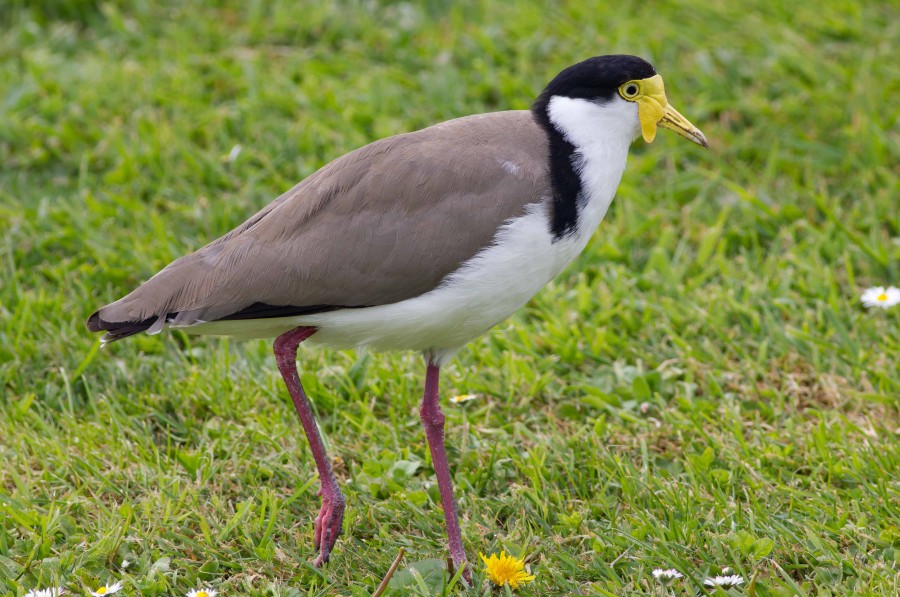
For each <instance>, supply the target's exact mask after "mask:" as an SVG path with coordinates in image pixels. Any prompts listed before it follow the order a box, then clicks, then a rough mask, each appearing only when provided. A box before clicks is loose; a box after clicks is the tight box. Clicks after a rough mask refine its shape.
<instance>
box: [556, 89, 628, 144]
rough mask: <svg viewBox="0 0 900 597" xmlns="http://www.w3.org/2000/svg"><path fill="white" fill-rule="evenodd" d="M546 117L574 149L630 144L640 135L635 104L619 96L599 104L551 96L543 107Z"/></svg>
mask: <svg viewBox="0 0 900 597" xmlns="http://www.w3.org/2000/svg"><path fill="white" fill-rule="evenodd" d="M547 116H548V117H549V118H550V122H551V123H552V124H553V126H554V127H556V129H557V130H558V131H559V132H560V133H562V135H563V136H564V137H565V138H566V140H567V141H568V142H569V143H571V144H572V145H574V146H575V147H576V148H582V147H589V146H593V145H597V144H614V145H617V144H619V143H622V142H623V141H625V142H626V144H628V145H630V144H631V142H632V141H634V140H635V139H636V138H637V137H638V135H640V134H641V121H640V119H639V118H638V106H637V104H636V103H634V102H629V101H626V100H624V99H622V98H620V97H619V96H615V97H614V98H613V99H612V100H611V101H609V102H606V103H603V104H601V103H597V102H592V101H589V100H586V99H580V98H571V97H564V96H560V95H554V96H553V97H552V98H550V102H549V103H548V105H547Z"/></svg>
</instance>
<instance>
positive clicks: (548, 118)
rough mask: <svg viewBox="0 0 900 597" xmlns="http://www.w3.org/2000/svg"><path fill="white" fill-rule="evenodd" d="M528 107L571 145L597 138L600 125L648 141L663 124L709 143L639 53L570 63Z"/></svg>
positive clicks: (608, 132)
mask: <svg viewBox="0 0 900 597" xmlns="http://www.w3.org/2000/svg"><path fill="white" fill-rule="evenodd" d="M532 110H533V111H534V113H535V115H536V116H537V117H538V119H539V120H541V121H543V122H544V123H545V125H550V126H553V127H554V128H556V129H557V130H558V131H559V132H560V133H562V134H563V136H565V137H566V138H567V139H568V140H569V141H570V142H572V143H573V144H574V145H581V144H583V143H586V142H589V141H590V140H591V138H592V136H593V137H594V138H596V133H597V129H598V128H599V129H601V130H602V131H603V133H604V134H605V135H606V136H609V135H613V136H616V135H619V136H623V137H629V138H628V142H629V143H630V142H631V141H633V140H634V139H636V138H637V137H638V135H643V137H644V140H645V141H646V142H648V143H651V142H652V141H653V139H655V138H656V129H657V127H663V128H667V129H670V130H672V131H675V133H677V134H679V135H681V136H682V137H684V138H685V139H688V140H689V141H693V142H694V143H696V144H698V145H702V146H703V147H709V145H708V143H707V141H706V137H705V136H704V135H703V133H701V132H700V130H699V129H698V128H697V127H695V126H694V125H692V124H691V123H690V122H689V121H688V119H687V118H685V117H684V116H682V115H681V114H679V113H678V110H676V109H675V108H674V107H672V104H670V103H669V100H668V98H666V90H665V87H664V86H663V80H662V77H661V76H660V75H658V74H657V73H656V70H654V68H653V66H651V65H650V63H649V62H647V61H646V60H644V59H642V58H638V57H637V56H627V55H614V56H596V57H594V58H589V59H587V60H585V61H584V62H579V63H578V64H575V65H573V66H570V67H569V68H567V69H565V70H564V71H562V72H561V73H559V74H558V75H557V76H556V78H554V79H553V80H552V81H551V82H550V84H549V85H547V87H546V88H545V89H544V91H543V93H541V95H540V97H539V98H538V99H537V101H536V102H535V104H534V107H533V108H532ZM579 140H580V141H581V142H579Z"/></svg>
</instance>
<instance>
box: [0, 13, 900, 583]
mask: <svg viewBox="0 0 900 597" xmlns="http://www.w3.org/2000/svg"><path fill="white" fill-rule="evenodd" d="M212 4H215V5H217V7H216V8H211V7H209V6H208V5H212ZM307 4H308V5H304V6H300V5H299V4H298V3H296V2H291V1H289V0H281V1H279V2H264V1H262V0H249V1H243V2H239V1H237V0H220V1H217V2H208V3H201V2H175V1H169V2H156V1H151V0H131V1H130V2H102V3H101V2H99V1H98V2H94V1H92V0H56V1H54V0H39V1H36V2H35V1H29V0H7V1H6V2H4V3H3V6H2V7H0V233H2V236H0V262H2V266H0V268H2V269H0V413H2V414H0V595H3V596H21V595H24V594H25V593H26V592H27V591H28V590H31V589H34V588H36V587H46V586H51V585H54V584H63V585H65V586H67V587H68V588H69V590H70V592H71V593H74V594H85V589H86V588H95V587H97V586H98V585H99V584H100V583H105V582H107V581H108V582H113V581H114V580H118V579H121V580H123V581H124V583H125V591H124V592H123V594H128V595H183V594H185V593H186V592H187V591H188V590H189V589H191V588H198V587H200V586H203V585H208V586H211V587H213V588H215V589H218V590H219V591H220V597H222V596H226V595H251V596H262V595H274V596H295V595H353V596H357V595H359V596H361V595H370V594H371V593H372V592H373V591H374V588H375V587H376V586H377V584H378V583H379V582H380V580H381V578H382V577H383V576H384V574H385V572H386V570H387V568H388V567H389V565H390V563H391V561H392V560H393V558H394V557H395V555H396V554H397V552H398V550H399V549H400V548H401V547H402V548H405V549H406V552H407V555H406V558H405V560H404V564H403V566H401V569H406V570H405V571H402V572H400V573H398V575H397V576H396V577H395V581H394V582H395V590H394V593H393V594H396V595H430V594H441V593H442V591H443V592H444V593H446V594H454V595H458V594H463V593H464V591H462V590H460V589H459V588H458V587H456V588H451V589H446V588H445V589H441V583H442V577H441V575H440V574H435V573H434V571H435V570H436V566H437V565H438V564H440V562H441V561H442V559H443V558H444V557H445V543H444V541H445V538H444V537H445V536H444V530H443V517H442V514H441V511H440V508H439V505H438V504H439V500H438V496H437V487H436V485H435V483H434V481H433V471H432V469H431V464H430V459H429V456H428V449H427V447H426V444H425V438H424V433H423V432H422V430H421V428H420V424H419V418H418V413H417V403H418V400H419V397H420V395H421V386H422V383H423V378H424V367H423V364H422V362H421V359H420V358H419V357H418V356H416V355H412V354H406V355H403V354H400V355H363V354H354V353H352V352H329V351H322V350H312V349H301V351H300V367H301V370H302V371H303V381H304V383H305V385H306V388H307V390H308V393H309V394H310V396H311V398H312V399H313V401H314V403H315V408H316V409H317V411H318V413H319V421H320V426H321V428H322V431H323V433H324V435H325V437H326V442H327V443H328V444H329V446H330V449H331V453H332V456H333V457H334V459H335V464H336V469H337V474H338V476H339V478H340V479H341V481H342V484H343V487H344V490H345V493H346V495H347V497H348V509H347V517H346V521H345V535H344V537H343V538H342V539H341V540H339V541H338V544H337V549H336V551H335V553H334V556H333V558H332V562H331V563H330V564H329V565H328V566H327V567H326V568H325V569H324V570H323V571H321V572H319V571H316V570H315V569H313V568H312V567H311V566H310V565H309V564H308V562H309V560H310V559H311V558H312V557H313V555H314V554H313V551H312V525H311V521H312V518H313V517H314V516H315V514H316V513H317V512H318V499H317V498H316V496H315V492H316V489H317V479H316V476H315V469H314V467H313V465H312V460H311V456H310V454H309V451H308V448H307V446H306V441H305V438H304V436H303V433H302V430H301V428H300V425H299V423H298V421H297V420H296V416H295V414H294V412H293V408H292V407H291V405H290V401H289V398H288V396H287V391H286V389H285V388H284V387H283V384H282V382H281V379H280V377H279V375H278V372H277V369H276V368H275V364H274V359H273V358H272V356H271V343H270V342H263V341H259V342H246V343H239V342H228V341H225V340H219V339H203V338H200V339H198V338H191V337H187V336H184V335H181V334H175V335H163V336H162V337H160V336H154V337H150V336H146V335H141V336H136V337H134V338H131V339H129V340H127V341H123V342H120V343H117V344H114V345H111V346H108V347H107V348H105V349H103V350H100V349H99V342H98V339H97V338H96V337H94V336H92V335H90V334H89V333H88V332H87V331H86V329H85V327H84V321H85V319H86V318H87V316H88V315H89V314H90V313H91V312H92V311H93V310H94V309H95V308H96V307H98V306H100V305H103V304H106V303H107V302H110V301H111V300H114V299H116V298H118V297H120V296H122V295H123V294H125V293H126V292H127V291H129V290H131V289H132V288H133V287H134V286H136V285H137V284H139V283H140V282H142V281H143V280H146V279H147V278H148V277H149V276H151V275H152V274H153V273H154V272H156V271H157V270H158V269H159V268H161V267H162V266H164V265H166V264H167V263H168V262H169V261H170V260H172V259H174V258H175V257H178V256H180V255H181V254H183V253H185V252H188V251H190V250H192V249H195V248H197V247H199V246H201V245H203V244H205V243H206V242H207V241H209V240H211V239H213V238H215V237H217V236H219V235H220V234H223V233H225V232H226V231H228V230H229V229H230V228H231V227H232V226H235V225H237V224H238V223H240V222H242V221H243V220H244V219H245V218H246V217H247V216H249V215H250V214H251V213H252V212H254V211H255V210H256V209H258V208H259V207H261V206H263V205H265V204H266V203H267V202H269V201H270V200H272V199H273V198H275V197H276V196H277V195H278V194H280V192H281V191H283V190H285V189H287V188H288V187H290V186H291V185H293V184H294V183H295V182H296V181H298V180H300V179H301V178H303V177H304V176H307V175H308V174H310V173H312V172H313V171H314V170H316V169H317V168H318V167H320V166H321V165H323V164H325V163H327V162H328V161H330V160H331V159H333V158H335V157H337V156H340V155H341V154H343V153H345V152H347V151H349V150H351V149H354V148H356V147H358V146H360V145H363V144H365V143H367V142H369V141H372V140H375V139H378V138H381V137H384V136H387V135H391V134H394V133H399V132H403V131H409V130H413V129H417V128H421V127H423V126H426V125H428V124H431V123H435V122H438V121H441V120H445V119H449V118H453V117H456V116H461V115H466V114H471V113H477V112H484V111H492V110H503V109H510V108H526V107H528V106H529V105H530V103H531V101H532V100H533V99H534V97H535V96H536V95H537V93H538V92H539V91H540V90H541V89H542V88H543V86H544V84H546V82H547V81H549V80H550V78H552V76H554V75H555V74H556V73H557V72H558V71H559V70H561V69H562V68H564V67H565V66H568V65H569V64H572V63H574V62H576V61H578V60H581V59H583V58H586V57H589V56H592V55H595V54H603V53H618V52H627V53H633V54H639V55H641V56H644V57H646V58H648V59H649V60H651V61H652V62H653V63H654V64H655V66H656V67H657V69H658V70H659V71H660V73H661V74H662V75H663V77H664V78H665V81H666V85H667V91H668V95H669V98H670V100H671V101H672V103H673V104H674V105H675V106H676V107H677V108H678V109H679V110H680V111H681V112H682V113H683V114H684V115H685V116H687V117H688V118H689V119H691V121H692V122H694V124H696V125H698V126H699V127H700V128H701V129H703V131H704V132H705V133H706V135H707V136H708V137H709V139H710V141H711V150H710V151H703V150H702V149H700V148H698V147H696V146H693V145H691V144H689V143H687V142H685V141H684V140H683V139H680V138H678V137H676V136H675V135H673V134H671V133H668V132H665V131H662V132H661V133H660V134H659V136H658V138H657V141H656V142H655V143H654V144H653V145H646V144H644V143H643V142H642V141H638V142H637V143H636V144H635V146H634V148H633V151H632V155H631V159H630V161H629V166H628V170H627V171H626V174H625V177H624V179H623V181H622V184H621V186H620V188H619V193H618V196H617V198H616V201H615V202H614V204H613V207H612V209H611V210H610V213H609V215H608V216H607V218H606V221H604V222H603V223H602V224H601V226H600V229H599V231H598V232H597V235H596V238H594V240H593V241H592V243H591V244H590V245H589V248H588V249H587V250H586V251H585V253H584V254H583V255H582V256H581V258H580V259H578V261H577V262H576V263H575V264H574V265H573V266H572V267H571V268H570V269H569V270H567V271H566V272H565V273H564V274H563V275H561V276H560V277H559V278H558V279H557V280H556V281H555V282H554V283H552V284H551V285H550V286H549V287H548V288H547V289H546V290H544V291H543V292H542V293H541V294H540V295H538V296H537V297H536V298H535V299H534V300H533V301H532V302H531V303H529V305H528V306H527V307H526V308H525V309H523V310H522V311H521V312H519V313H518V314H517V315H516V316H515V317H513V318H512V319H511V320H510V321H508V322H505V323H504V324H502V325H500V326H498V327H497V328H496V329H495V330H494V331H493V332H492V333H491V334H489V335H487V336H485V337H483V338H481V339H479V340H477V341H476V342H473V343H472V344H471V346H470V347H469V348H468V349H467V350H465V351H463V352H462V353H461V354H460V355H459V357H458V358H457V359H456V360H455V361H454V362H453V364H452V366H450V367H448V368H447V369H446V370H445V374H444V376H443V389H442V392H443V395H444V397H445V404H446V406H445V411H446V413H447V420H448V432H447V441H448V446H450V460H451V466H452V467H453V469H454V474H455V483H456V487H457V492H458V496H459V500H460V509H461V514H462V528H463V536H464V539H465V544H466V549H467V551H468V553H469V556H470V557H474V558H476V560H477V553H478V552H483V553H486V554H487V553H491V552H494V551H499V550H501V549H505V550H507V552H510V553H513V554H516V555H523V556H525V557H526V558H527V561H528V563H529V565H530V569H531V572H532V573H533V574H534V575H535V576H536V579H535V581H534V582H533V583H532V584H530V585H527V586H526V587H525V588H523V589H520V591H519V593H520V594H522V595H541V596H550V595H611V596H622V595H637V594H656V595H661V594H665V593H663V592H661V590H660V587H659V586H658V585H657V584H656V582H655V581H654V579H653V577H652V575H651V571H652V570H653V569H654V568H656V567H663V568H677V569H678V570H680V571H681V572H682V573H684V575H685V578H684V579H681V580H680V581H678V582H676V583H674V584H673V585H672V589H670V590H669V593H668V594H670V595H696V594H698V593H703V590H702V589H701V586H702V581H703V579H704V578H705V577H706V576H707V575H711V574H719V573H720V571H721V570H722V569H723V568H724V567H730V568H732V569H733V571H734V573H735V574H740V575H742V576H743V577H744V578H745V579H746V582H745V584H744V585H743V587H741V588H739V589H732V590H731V594H733V595H738V594H746V595H759V596H767V595H775V596H784V597H788V596H793V595H803V596H806V595H884V596H895V595H897V594H898V593H900V400H898V395H900V373H898V369H900V326H898V323H900V307H896V308H894V309H893V310H887V311H881V310H878V311H877V312H873V311H866V310H865V309H864V308H863V307H862V306H861V304H860V301H859V295H860V293H861V291H862V290H864V289H865V288H867V287H869V286H876V285H888V284H892V283H893V284H894V285H898V286H900V168H898V164H900V133H898V131H900V108H898V106H900V103H898V97H900V66H898V61H897V54H896V53H897V48H898V47H900V9H898V7H897V5H896V3H883V4H881V3H877V2H866V3H856V2H826V3H812V2H803V3H799V2H798V3H796V5H794V6H790V7H785V8H775V7H773V5H774V4H775V3H771V2H768V1H762V0H760V1H759V2H754V3H746V5H745V6H742V7H740V8H735V7H733V4H734V3H731V2H726V1H725V0H718V1H715V2H704V1H701V0H690V1H689V0H680V1H679V0H676V1H672V2H645V3H635V4H634V6H630V7H628V6H627V4H631V3H613V2H603V3H601V2H587V1H584V2H566V3H561V5H557V4H556V3H552V6H553V7H552V8H551V7H550V5H551V3H547V5H546V6H545V5H542V3H533V2H532V3H526V2H498V1H494V2H489V1H487V0H484V1H482V2H475V3H470V2H462V3H454V7H453V8H446V7H445V6H444V4H445V3H442V2H437V1H432V2H427V3H425V6H422V7H419V6H418V5H417V4H412V3H411V4H406V3H392V2H376V1H365V2H363V1H357V2H309V3H307ZM447 4H449V3H447ZM620 4H621V5H622V6H621V7H618V6H619V5H620ZM454 394H477V395H478V399H477V400H474V401H472V402H468V403H467V404H465V405H464V406H454V405H450V404H448V403H447V401H446V398H447V397H449V396H452V395H454ZM125 560H127V561H128V562H129V565H128V566H127V567H125V565H124V564H123V561H125ZM409 565H412V566H413V571H410V570H409V569H408V566H409ZM476 569H477V570H476V572H477V574H476V580H477V581H478V583H479V587H480V589H479V590H478V591H471V594H479V595H481V594H483V593H484V592H485V590H486V588H487V585H484V586H482V585H481V582H482V581H483V579H484V576H483V573H482V570H481V565H480V562H477V565H476ZM430 573H431V574H430ZM719 594H720V595H722V594H724V593H719Z"/></svg>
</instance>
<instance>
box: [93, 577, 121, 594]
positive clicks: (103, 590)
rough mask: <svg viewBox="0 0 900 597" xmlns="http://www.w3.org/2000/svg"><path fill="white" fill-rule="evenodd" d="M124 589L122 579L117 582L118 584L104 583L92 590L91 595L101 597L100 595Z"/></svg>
mask: <svg viewBox="0 0 900 597" xmlns="http://www.w3.org/2000/svg"><path fill="white" fill-rule="evenodd" d="M121 590H122V581H119V582H117V583H116V584H114V585H112V586H110V585H104V586H102V587H100V588H99V589H97V590H96V591H91V595H93V596H94V597H99V596H100V595H112V594H113V593H118V592H119V591H121Z"/></svg>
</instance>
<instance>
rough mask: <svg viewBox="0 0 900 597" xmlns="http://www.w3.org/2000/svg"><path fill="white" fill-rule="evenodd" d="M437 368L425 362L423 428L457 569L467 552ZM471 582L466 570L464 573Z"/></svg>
mask: <svg viewBox="0 0 900 597" xmlns="http://www.w3.org/2000/svg"><path fill="white" fill-rule="evenodd" d="M439 376H440V368H439V367H438V366H437V365H435V364H434V363H432V362H431V361H430V360H429V362H428V370H427V372H426V373H425V395H424V396H423V398H422V409H421V411H420V415H421V417H422V425H423V426H424V427H425V437H426V438H427V439H428V447H429V449H430V450H431V462H432V464H433V465H434V474H435V476H436V477H437V482H438V490H439V491H440V494H441V505H442V506H443V507H444V521H445V522H446V524H447V536H448V538H449V539H450V557H451V558H453V565H454V566H456V569H457V570H459V569H460V568H461V567H462V566H465V565H466V551H465V550H464V549H463V544H462V533H461V532H460V529H459V516H458V515H457V511H456V499H455V498H454V497H453V480H452V478H451V476H450V465H449V464H447V450H446V449H445V448H444V413H443V411H441V405H440V402H439V400H438V378H439ZM463 575H464V576H465V579H466V580H467V581H470V582H471V574H470V573H469V569H468V567H466V570H465V572H464V573H463Z"/></svg>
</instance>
